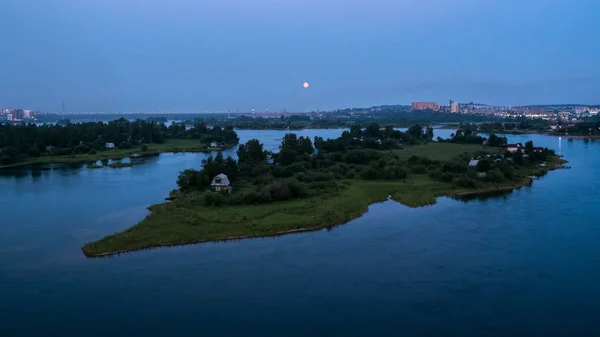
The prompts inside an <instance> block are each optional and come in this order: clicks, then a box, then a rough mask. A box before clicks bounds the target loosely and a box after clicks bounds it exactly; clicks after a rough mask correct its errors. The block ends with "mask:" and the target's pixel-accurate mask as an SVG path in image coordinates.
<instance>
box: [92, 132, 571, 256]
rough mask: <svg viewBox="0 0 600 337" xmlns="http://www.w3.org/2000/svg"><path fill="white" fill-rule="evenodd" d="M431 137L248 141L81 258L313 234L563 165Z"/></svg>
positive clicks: (350, 135) (189, 176) (527, 147)
mask: <svg viewBox="0 0 600 337" xmlns="http://www.w3.org/2000/svg"><path fill="white" fill-rule="evenodd" d="M432 138H433V132H432V130H431V129H430V128H428V129H427V130H425V131H424V130H423V128H422V127H421V126H418V125H416V126H413V127H410V128H409V129H408V131H407V132H400V131H396V130H394V129H393V128H392V127H386V128H385V129H381V128H380V127H379V125H377V124H372V125H369V126H368V127H367V128H366V129H361V128H360V127H351V128H350V131H345V132H344V133H343V134H342V136H341V137H340V138H338V139H329V140H324V139H322V138H320V137H315V139H314V140H311V139H309V138H304V137H297V136H296V135H295V134H291V133H290V134H287V135H286V136H285V137H284V138H283V140H282V143H281V146H280V151H279V152H278V153H269V152H267V151H264V149H263V145H262V144H261V143H260V142H259V141H258V140H256V139H254V140H250V141H248V142H247V143H246V144H243V145H240V147H239V149H238V151H237V156H238V159H237V160H235V159H233V158H231V157H227V158H224V157H223V156H222V154H220V153H219V154H218V155H217V156H215V157H209V158H208V159H205V160H203V162H202V168H201V169H200V170H186V171H184V172H181V174H180V175H179V177H178V179H177V184H178V186H179V190H177V191H176V192H174V193H173V194H172V196H173V197H174V201H172V202H169V203H165V204H160V205H153V206H151V207H150V210H151V213H150V214H149V215H148V216H147V217H146V218H145V219H144V220H143V221H142V222H140V223H139V224H137V225H135V226H133V227H132V228H130V229H127V230H125V231H123V232H121V233H117V234H114V235H110V236H108V237H105V238H103V239H101V240H99V241H96V242H92V243H89V244H86V245H85V246H84V247H83V252H84V254H85V255H86V256H89V257H97V256H106V255H111V254H115V253H122V252H128V251H134V250H140V249H145V248H151V247H160V246H172V245H181V244H188V243H198V242H206V241H218V240H230V239H242V238H250V237H261V236H273V235H281V234H287V233H295V232H304V231H312V230H317V229H321V228H328V227H332V226H336V225H341V224H344V223H346V222H348V221H349V220H351V219H353V218H356V217H358V216H360V215H361V214H363V213H364V212H366V211H367V209H368V207H369V205H370V204H372V203H375V202H380V201H384V200H387V199H388V198H390V197H391V198H392V199H393V200H396V201H398V202H400V203H402V204H405V205H408V206H411V207H419V206H425V205H431V204H434V203H435V202H436V198H437V197H439V196H443V195H449V196H459V195H465V194H478V193H490V192H498V191H509V190H512V189H515V188H518V187H521V186H524V185H528V184H530V183H531V179H532V178H531V176H534V175H535V176H540V175H543V174H545V173H547V172H548V171H550V170H553V169H556V168H560V167H561V166H562V163H563V161H562V160H561V159H560V158H558V157H557V156H556V155H555V153H554V152H553V151H552V150H548V149H539V148H536V147H534V146H533V144H532V143H531V142H528V143H526V144H524V145H521V146H520V147H519V148H518V149H517V150H516V151H512V150H511V151H509V148H507V146H506V145H507V144H506V138H503V137H497V136H495V135H491V136H490V138H489V139H484V138H482V137H480V136H477V135H476V134H474V133H472V132H471V131H466V132H465V131H463V130H458V131H457V132H456V133H455V134H454V135H453V137H452V138H451V139H448V140H441V139H439V140H438V141H437V142H434V141H433V140H432ZM484 144H485V145H484ZM221 174H223V175H221ZM217 176H218V177H217ZM219 177H220V178H219ZM229 188H231V189H229Z"/></svg>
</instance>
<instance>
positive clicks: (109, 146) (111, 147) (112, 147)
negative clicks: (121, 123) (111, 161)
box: [106, 143, 115, 149]
mask: <svg viewBox="0 0 600 337" xmlns="http://www.w3.org/2000/svg"><path fill="white" fill-rule="evenodd" d="M106 148H107V149H114V148H115V143H106Z"/></svg>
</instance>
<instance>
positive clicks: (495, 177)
mask: <svg viewBox="0 0 600 337" xmlns="http://www.w3.org/2000/svg"><path fill="white" fill-rule="evenodd" d="M485 180H486V181H490V182H494V183H501V182H503V181H504V174H503V173H502V171H500V170H498V169H493V170H490V171H488V172H487V174H486V177H485Z"/></svg>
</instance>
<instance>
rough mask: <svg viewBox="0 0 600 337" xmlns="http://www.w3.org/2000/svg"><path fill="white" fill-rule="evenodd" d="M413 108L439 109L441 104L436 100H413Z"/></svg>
mask: <svg viewBox="0 0 600 337" xmlns="http://www.w3.org/2000/svg"><path fill="white" fill-rule="evenodd" d="M412 108H413V110H435V111H437V110H438V108H439V106H438V104H437V103H436V102H412Z"/></svg>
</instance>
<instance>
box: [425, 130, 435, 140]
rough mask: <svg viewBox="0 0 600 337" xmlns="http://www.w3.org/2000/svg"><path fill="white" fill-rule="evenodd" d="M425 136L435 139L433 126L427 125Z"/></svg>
mask: <svg viewBox="0 0 600 337" xmlns="http://www.w3.org/2000/svg"><path fill="white" fill-rule="evenodd" d="M425 136H426V138H427V139H428V140H432V139H433V128H432V127H427V131H426V132H425Z"/></svg>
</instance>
